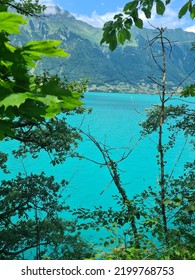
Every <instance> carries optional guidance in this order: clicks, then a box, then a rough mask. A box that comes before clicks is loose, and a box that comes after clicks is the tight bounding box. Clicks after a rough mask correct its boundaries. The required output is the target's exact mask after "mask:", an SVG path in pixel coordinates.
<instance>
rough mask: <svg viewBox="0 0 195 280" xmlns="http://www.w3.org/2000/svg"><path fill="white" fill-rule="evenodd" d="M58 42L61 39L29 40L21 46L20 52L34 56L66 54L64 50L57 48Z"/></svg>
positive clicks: (59, 42)
mask: <svg viewBox="0 0 195 280" xmlns="http://www.w3.org/2000/svg"><path fill="white" fill-rule="evenodd" d="M60 44H61V41H58V40H44V41H33V42H29V43H27V44H26V45H24V46H23V50H22V54H24V55H26V54H29V55H30V56H34V57H35V58H37V57H40V56H63V57H66V56H68V54H67V53H66V52H65V51H64V50H62V49H59V48H57V47H58V46H59V45H60Z"/></svg>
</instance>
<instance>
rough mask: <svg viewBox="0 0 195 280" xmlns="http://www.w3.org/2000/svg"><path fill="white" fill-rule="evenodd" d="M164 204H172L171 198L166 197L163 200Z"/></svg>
mask: <svg viewBox="0 0 195 280" xmlns="http://www.w3.org/2000/svg"><path fill="white" fill-rule="evenodd" d="M164 204H165V205H166V204H173V200H171V199H166V200H165V201H164Z"/></svg>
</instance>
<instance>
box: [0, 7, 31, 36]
mask: <svg viewBox="0 0 195 280" xmlns="http://www.w3.org/2000/svg"><path fill="white" fill-rule="evenodd" d="M27 21H28V20H27V19H24V18H23V17H22V16H20V15H17V14H13V13H9V12H0V31H2V30H4V31H6V32H7V33H8V34H18V33H19V32H20V30H19V26H20V24H24V23H26V22H27Z"/></svg>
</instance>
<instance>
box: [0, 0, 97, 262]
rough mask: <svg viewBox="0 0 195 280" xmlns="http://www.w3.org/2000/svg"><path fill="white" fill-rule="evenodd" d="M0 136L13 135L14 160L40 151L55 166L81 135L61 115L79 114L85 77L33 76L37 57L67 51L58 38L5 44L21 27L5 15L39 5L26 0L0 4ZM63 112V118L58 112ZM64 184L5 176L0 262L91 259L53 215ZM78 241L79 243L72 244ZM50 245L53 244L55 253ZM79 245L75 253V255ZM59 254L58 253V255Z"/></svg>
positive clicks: (0, 158) (19, 20) (71, 229)
mask: <svg viewBox="0 0 195 280" xmlns="http://www.w3.org/2000/svg"><path fill="white" fill-rule="evenodd" d="M0 4H1V6H0V53H1V54H0V57H1V62H0V95H1V97H0V126H1V133H0V140H1V141H11V140H17V141H18V142H19V143H20V145H19V147H18V149H17V148H16V149H15V151H13V154H14V156H15V157H20V158H21V157H22V158H24V157H25V156H26V154H29V153H30V154H31V156H32V157H34V158H37V157H38V156H39V152H40V151H41V150H45V151H46V152H47V153H48V154H49V157H50V159H51V163H52V164H53V165H55V164H58V163H62V162H64V161H65V159H66V157H67V156H73V155H74V154H75V152H74V150H75V147H77V145H78V141H79V140H81V137H80V135H79V133H78V132H77V131H76V130H75V129H74V128H72V127H70V126H69V125H68V124H67V123H66V115H69V114H77V113H82V112H83V111H84V107H83V106H82V104H83V103H82V101H81V98H82V97H83V92H84V91H85V89H86V82H85V81H83V82H82V81H81V82H80V83H79V82H68V81H67V80H64V81H62V80H61V79H60V78H59V77H58V76H51V75H49V74H48V73H42V75H40V76H35V75H33V74H32V72H33V71H32V70H33V69H35V67H36V62H37V61H38V60H40V59H41V57H42V56H49V57H54V56H61V57H66V56H67V55H68V54H67V53H66V52H64V51H63V50H62V49H59V48H58V46H59V45H60V41H52V40H45V41H34V42H29V43H27V44H25V45H24V46H22V47H18V46H14V45H12V44H11V43H10V36H11V35H12V34H18V33H19V26H20V25H21V24H24V23H25V22H26V21H27V20H26V19H24V18H23V17H22V16H20V15H18V14H14V13H12V12H8V11H7V8H8V7H11V8H15V9H16V10H17V11H18V12H20V13H22V14H25V15H28V16H29V15H35V14H36V13H37V12H41V11H42V10H43V7H41V6H40V5H38V1H35V3H34V2H33V1H31V0H29V1H20V2H18V1H17V2H15V1H1V2H0ZM60 113H63V117H62V116H60V118H58V117H57V115H58V114H60ZM8 157H9V155H8V154H6V153H4V152H1V153H0V167H1V169H2V171H3V172H5V173H9V168H8V167H7V160H8ZM66 185H67V182H66V181H65V180H63V181H62V182H55V180H54V178H53V177H52V176H50V177H48V176H46V175H45V174H44V173H43V172H42V173H41V174H39V175H38V174H30V175H29V174H28V173H27V171H26V170H25V169H24V174H21V173H19V174H18V175H17V176H16V177H15V178H12V179H10V180H3V181H2V182H1V187H0V236H1V242H0V256H1V259H21V258H28V254H29V250H30V249H33V248H34V253H33V257H32V258H36V259H43V258H50V259H52V258H55V257H56V256H58V257H59V258H71V259H75V258H76V259H78V258H80V257H79V253H80V256H81V257H82V258H84V257H89V256H91V254H92V249H91V248H90V246H89V244H86V243H85V241H84V240H83V239H82V238H81V237H80V236H79V234H77V233H76V234H75V227H76V222H75V221H68V220H65V219H62V218H59V214H60V213H61V212H62V211H65V212H66V211H68V210H69V208H68V206H67V205H66V203H65V202H63V203H60V202H59V201H60V199H61V197H60V192H61V191H62V190H63V189H64V187H65V186H66ZM77 245H78V246H77ZM56 248H58V249H59V252H58V254H57V253H56ZM78 250H79V253H78ZM60 252H61V253H60Z"/></svg>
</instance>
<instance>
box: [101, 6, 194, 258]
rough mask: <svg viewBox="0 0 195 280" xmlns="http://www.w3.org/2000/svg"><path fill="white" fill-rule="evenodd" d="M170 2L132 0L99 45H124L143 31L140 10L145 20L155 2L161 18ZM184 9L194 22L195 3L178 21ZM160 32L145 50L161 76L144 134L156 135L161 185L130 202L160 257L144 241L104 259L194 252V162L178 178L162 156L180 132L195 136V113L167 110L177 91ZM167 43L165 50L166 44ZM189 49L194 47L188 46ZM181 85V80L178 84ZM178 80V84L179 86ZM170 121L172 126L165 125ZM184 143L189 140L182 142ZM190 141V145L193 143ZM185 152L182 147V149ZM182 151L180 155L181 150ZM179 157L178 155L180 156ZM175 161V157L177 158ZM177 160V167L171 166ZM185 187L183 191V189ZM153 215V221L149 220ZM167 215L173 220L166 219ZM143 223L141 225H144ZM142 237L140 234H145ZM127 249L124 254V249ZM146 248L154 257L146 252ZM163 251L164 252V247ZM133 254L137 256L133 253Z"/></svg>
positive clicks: (191, 92)
mask: <svg viewBox="0 0 195 280" xmlns="http://www.w3.org/2000/svg"><path fill="white" fill-rule="evenodd" d="M170 2H171V1H132V2H129V3H127V4H126V5H125V7H124V9H123V13H120V14H118V15H115V16H114V20H113V21H110V22H107V23H106V24H105V25H104V28H103V31H104V32H103V38H102V40H101V43H107V44H108V45H109V48H110V49H111V50H112V51H113V50H115V48H116V47H117V43H118V42H119V43H120V44H122V45H123V44H124V42H125V41H126V40H130V38H131V33H130V29H131V27H132V26H133V24H135V25H136V26H137V27H138V28H142V27H143V21H142V20H141V18H140V17H139V12H140V11H141V12H144V14H145V16H146V17H147V18H150V17H151V11H152V7H153V5H154V4H156V12H157V14H159V15H163V13H164V12H165V9H166V7H165V5H168V4H169V3H170ZM187 11H189V12H190V16H191V18H192V19H193V18H194V17H195V14H194V11H195V5H192V1H188V2H187V3H186V4H185V5H184V6H183V7H182V8H181V9H180V11H179V13H178V17H179V18H181V17H182V16H184V15H185V14H186V13H187ZM156 30H157V31H158V34H157V35H156V36H155V37H154V38H152V39H151V40H149V42H148V46H149V47H150V49H151V54H152V58H153V61H154V63H155V64H156V66H157V69H158V71H159V72H160V77H159V76H152V77H151V80H152V81H153V82H154V83H155V85H156V86H157V88H158V89H159V91H158V92H157V93H158V94H159V97H160V104H159V105H155V106H153V108H151V109H149V110H148V112H147V119H146V121H144V122H143V123H142V127H143V132H142V133H143V135H149V134H151V133H154V132H157V135H156V139H157V142H158V143H157V147H156V149H157V152H158V154H157V159H158V165H159V182H158V184H159V186H160V191H159V189H158V187H151V186H150V187H149V188H148V189H147V190H146V191H144V192H143V193H142V194H140V195H138V196H137V197H134V198H133V201H134V203H135V205H136V207H137V208H138V205H142V207H140V208H141V209H140V211H139V213H140V215H141V221H142V222H143V227H140V228H139V231H140V230H141V232H142V233H143V234H144V235H146V236H147V232H148V233H149V235H150V234H152V236H154V237H156V238H157V242H158V243H159V244H161V246H162V248H158V250H159V251H158V254H155V253H154V251H155V250H156V249H154V248H156V244H155V243H150V242H147V240H145V239H143V240H142V244H143V247H142V248H141V250H140V251H139V252H138V251H137V250H136V251H135V248H134V247H133V248H132V247H130V248H128V249H126V247H123V249H122V250H121V249H120V248H118V249H116V250H114V251H112V253H111V254H109V253H108V255H107V256H106V257H108V258H111V259H112V258H113V257H115V258H116V257H117V254H118V256H119V258H120V257H123V258H133V254H134V255H136V256H137V254H138V256H140V257H142V258H145V257H146V256H147V255H148V257H149V258H150V257H151V255H152V258H171V259H177V258H178V259H183V258H184V259H185V258H187V259H190V258H194V254H193V250H194V249H192V248H191V247H190V246H191V244H192V243H193V241H192V240H193V228H192V223H193V221H194V203H193V202H192V201H193V200H194V198H193V197H194V195H193V193H192V188H193V187H192V186H193V185H194V172H193V171H192V169H194V162H193V163H186V165H185V171H186V173H185V175H184V176H182V175H181V176H179V178H173V172H174V169H175V166H174V167H173V170H172V172H171V174H167V171H166V160H165V155H166V152H167V150H168V149H171V148H172V147H173V146H174V145H175V139H176V135H177V133H178V131H180V132H181V131H183V133H184V135H185V137H188V136H189V135H190V137H194V128H192V123H193V121H194V110H192V109H190V108H188V107H187V106H184V105H182V106H176V107H174V106H172V105H171V106H167V104H166V103H167V101H169V100H170V99H171V98H172V96H173V95H174V94H175V93H176V92H174V91H173V92H169V93H168V92H167V89H166V84H167V75H166V74H167V71H166V59H167V53H171V49H172V46H171V42H170V41H169V40H168V39H167V38H166V36H165V35H164V31H165V30H166V28H156ZM156 42H157V43H159V44H160V45H161V56H159V55H157V54H155V53H154V51H153V50H152V47H153V45H154V44H155V43H156ZM165 45H166V46H165ZM192 50H194V48H193V47H192ZM182 82H183V81H182ZM182 82H181V84H182ZM181 95H182V96H184V97H187V96H190V95H191V96H194V85H190V86H188V87H187V88H186V89H184V91H183V92H182V93H181ZM172 120H174V122H173V121H172ZM169 122H170V123H169ZM165 130H166V131H167V130H168V131H170V132H171V133H172V134H171V135H170V136H169V137H170V139H169V141H168V142H167V143H165V139H164V136H163V135H164V131H165ZM186 141H187V140H186ZM193 143H194V142H193V141H192V144H193ZM183 149H184V148H183ZM183 149H182V151H183ZM181 153H182V152H181ZM178 160H179V157H178ZM176 164H177V162H176V163H175V165H176ZM184 189H185V190H184ZM148 199H151V200H152V201H153V202H152V203H151V204H152V208H149V207H148V205H147V204H146V201H147V200H148ZM146 209H147V210H146ZM123 217H124V214H123ZM151 217H152V218H151ZM170 217H171V218H170ZM142 222H141V223H142ZM144 235H143V236H144ZM124 248H125V250H124ZM148 248H150V249H151V250H150V251H151V252H152V254H148ZM164 248H165V249H164ZM136 252H137V253H136Z"/></svg>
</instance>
